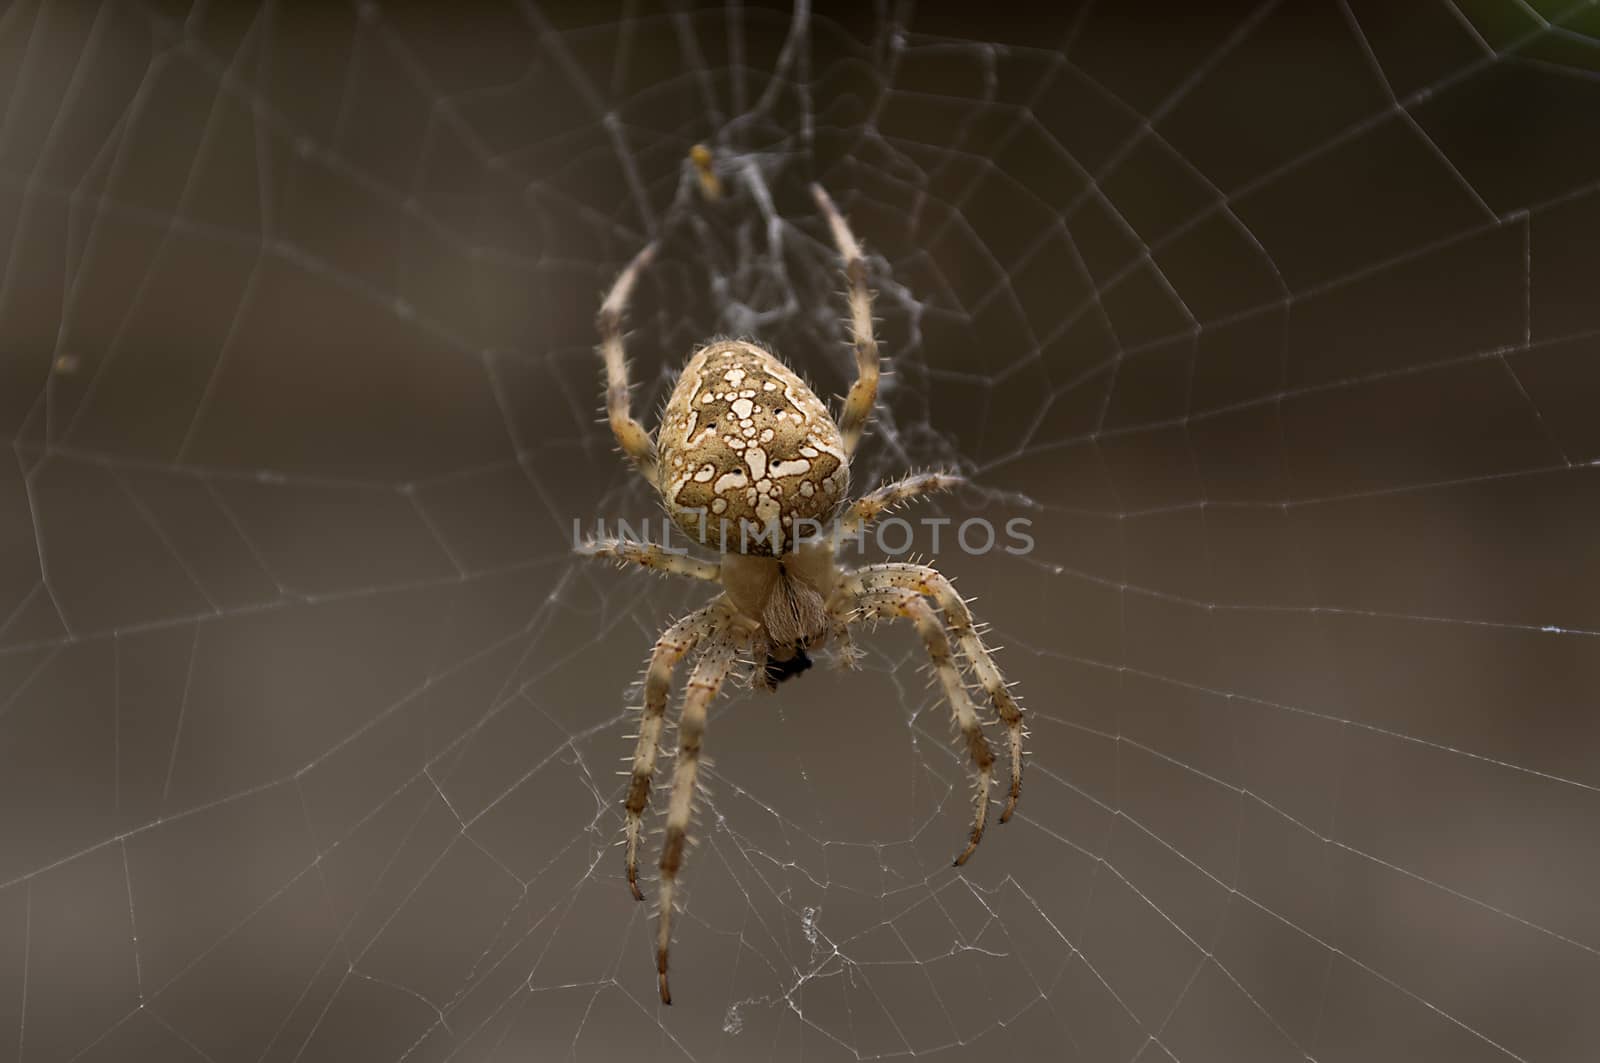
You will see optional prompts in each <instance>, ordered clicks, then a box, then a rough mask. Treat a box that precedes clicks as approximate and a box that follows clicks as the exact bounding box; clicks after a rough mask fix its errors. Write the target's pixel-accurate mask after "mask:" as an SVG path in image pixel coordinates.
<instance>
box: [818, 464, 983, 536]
mask: <svg viewBox="0 0 1600 1063" xmlns="http://www.w3.org/2000/svg"><path fill="white" fill-rule="evenodd" d="M966 482H967V480H966V477H964V476H958V475H956V474H955V473H953V472H923V473H917V474H916V475H914V476H907V477H905V478H904V479H901V480H896V481H895V482H894V483H892V484H886V485H885V486H883V487H880V488H878V489H877V490H876V491H874V492H872V493H871V494H868V495H862V496H861V497H860V498H858V499H856V500H855V501H854V502H852V503H850V508H849V509H847V510H845V511H844V516H842V517H840V518H839V531H838V537H839V538H840V539H841V540H842V539H847V538H849V537H850V536H852V535H855V534H857V533H858V532H860V531H861V529H862V528H864V527H866V526H867V525H868V524H870V523H872V521H874V520H876V519H877V518H878V517H879V516H881V515H882V514H883V512H884V511H885V510H888V509H892V508H893V507H895V506H898V505H900V504H901V503H902V502H909V501H911V500H912V499H913V498H916V497H917V496H919V495H925V494H928V493H929V492H932V491H948V490H950V489H951V488H952V487H959V486H960V485H962V484H964V483H966Z"/></svg>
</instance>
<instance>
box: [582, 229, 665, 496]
mask: <svg viewBox="0 0 1600 1063" xmlns="http://www.w3.org/2000/svg"><path fill="white" fill-rule="evenodd" d="M654 256H655V245H654V244H648V245H646V246H645V248H644V250H642V251H640V252H639V253H638V254H637V255H634V256H633V261H632V262H629V263H628V266H627V268H626V269H624V270H623V271H622V273H621V275H620V276H618V277H617V281H616V283H615V284H613V285H612V286H611V291H610V292H609V293H607V295H606V298H605V301H604V302H603V303H601V304H600V313H599V315H598V316H597V317H596V319H595V327H596V328H597V329H598V330H599V332H600V355H601V357H602V358H603V359H604V360H605V365H606V413H607V416H608V417H609V418H610V420H611V432H612V434H613V435H615V436H616V437H617V445H618V446H620V447H621V448H622V452H623V453H624V454H626V455H627V456H628V458H629V459H631V460H632V461H633V464H634V466H635V467H636V468H637V469H638V470H639V473H640V475H642V476H643V477H644V478H645V479H646V480H648V481H650V482H651V483H654V482H655V478H656V445H655V441H654V440H652V439H651V438H650V433H649V432H647V431H646V430H645V427H644V426H643V425H641V424H640V423H639V422H638V421H636V420H634V419H633V414H632V413H630V412H629V411H628V359H627V355H626V354H625V353H624V351H623V348H622V318H623V315H624V314H626V313H627V310H628V297H629V296H631V295H632V294H633V286H634V284H635V283H636V282H637V281H638V279H639V274H640V273H641V272H643V271H644V268H645V267H646V266H648V265H649V264H650V260H651V259H652V258H653V257H654Z"/></svg>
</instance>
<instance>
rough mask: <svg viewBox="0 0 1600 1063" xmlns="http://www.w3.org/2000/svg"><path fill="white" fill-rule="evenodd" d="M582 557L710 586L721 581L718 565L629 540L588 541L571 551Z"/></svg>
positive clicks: (651, 544)
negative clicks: (700, 582)
mask: <svg viewBox="0 0 1600 1063" xmlns="http://www.w3.org/2000/svg"><path fill="white" fill-rule="evenodd" d="M574 549H575V550H576V551H577V553H579V554H581V555H583V556H584V557H599V558H605V559H608V560H611V561H615V562H616V563H617V564H618V565H628V564H633V565H638V566H640V567H641V568H648V569H650V570H652V571H654V572H661V573H664V574H666V575H671V576H688V577H689V578H690V579H702V580H706V581H708V582H711V583H715V582H717V580H719V579H721V578H722V566H721V565H718V564H717V563H716V562H715V561H700V560H697V559H695V558H692V557H690V556H689V555H688V554H675V553H673V552H672V551H671V550H667V549H665V548H664V547H662V546H660V545H658V544H656V543H639V542H634V541H633V540H632V539H591V540H590V541H588V542H586V543H581V544H579V545H578V546H577V547H575V548H574Z"/></svg>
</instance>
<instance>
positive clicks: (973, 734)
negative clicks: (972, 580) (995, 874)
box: [836, 579, 994, 867]
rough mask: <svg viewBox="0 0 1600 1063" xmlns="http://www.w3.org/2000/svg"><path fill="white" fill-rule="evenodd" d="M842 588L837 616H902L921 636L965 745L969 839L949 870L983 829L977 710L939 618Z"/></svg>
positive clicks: (920, 605)
mask: <svg viewBox="0 0 1600 1063" xmlns="http://www.w3.org/2000/svg"><path fill="white" fill-rule="evenodd" d="M847 588H848V589H847V590H846V593H845V594H844V596H843V597H841V598H840V599H838V600H837V602H836V609H837V610H838V611H839V612H846V611H848V612H850V613H853V614H855V615H860V616H883V617H904V618H906V619H908V620H910V621H911V622H912V623H913V624H915V625H916V627H917V633H918V634H919V635H921V636H922V643H923V645H924V646H925V647H926V648H927V650H928V658H929V660H931V661H932V662H933V670H934V673H935V674H936V675H937V676H938V677H939V684H940V686H942V687H943V688H944V696H945V700H946V701H948V702H949V703H950V713H951V715H952V717H954V719H955V723H956V726H957V727H958V728H960V730H961V735H962V737H963V738H964V739H965V740H966V744H967V755H968V756H969V757H970V758H971V760H972V770H973V773H974V774H975V775H976V777H977V778H976V783H977V787H976V795H975V798H974V803H973V814H972V834H971V836H970V837H969V839H968V841H967V847H966V848H965V849H964V850H962V852H961V855H960V856H958V857H956V859H955V866H956V867H960V866H961V865H962V864H964V863H966V862H967V858H968V857H970V856H971V855H972V853H973V851H974V850H976V849H977V848H978V843H979V842H981V841H982V840H983V828H984V826H985V825H986V824H987V823H988V821H989V784H990V782H991V781H992V780H993V776H994V752H993V751H992V750H991V749H990V748H989V740H988V739H987V738H985V737H984V734H983V726H982V725H981V724H980V723H979V722H978V711H977V709H976V708H975V707H974V706H973V704H972V698H971V697H969V696H968V695H967V684H966V683H965V681H963V680H962V678H961V670H960V669H958V668H957V667H956V664H955V660H954V657H953V656H952V654H951V652H950V639H949V637H948V636H947V635H946V634H945V628H944V625H943V624H941V623H940V622H939V617H938V616H937V615H936V614H935V613H934V611H933V609H932V608H931V607H930V606H929V605H928V603H927V601H925V600H924V599H923V597H922V596H921V595H919V594H918V593H917V592H916V591H914V590H908V589H903V588H898V587H886V588H883V589H881V590H870V589H867V588H865V587H864V586H862V584H861V583H860V582H859V581H857V580H853V579H852V580H850V581H848V583H847Z"/></svg>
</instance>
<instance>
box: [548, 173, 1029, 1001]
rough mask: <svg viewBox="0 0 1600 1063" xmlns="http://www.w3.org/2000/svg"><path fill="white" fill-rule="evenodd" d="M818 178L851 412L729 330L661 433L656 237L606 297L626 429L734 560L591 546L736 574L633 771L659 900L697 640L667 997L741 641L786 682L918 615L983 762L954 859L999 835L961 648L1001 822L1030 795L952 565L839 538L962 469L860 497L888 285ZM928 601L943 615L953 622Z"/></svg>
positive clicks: (632, 866) (675, 825) (704, 612)
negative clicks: (824, 657)
mask: <svg viewBox="0 0 1600 1063" xmlns="http://www.w3.org/2000/svg"><path fill="white" fill-rule="evenodd" d="M811 192H812V195H813V197H814V198H815V199H816V203H817V207H818V208H819V209H820V210H821V211H822V214H823V216H824V217H825V218H826V219H827V223H828V227H829V229H831V230H832V233H833V240H834V242H835V244H837V245H838V248H839V253H840V254H841V255H842V256H843V258H844V263H845V276H846V278H847V279H848V281H849V285H850V292H849V307H850V328H851V333H852V338H853V340H854V343H855V351H856V370H857V376H856V381H855V383H854V384H853V385H852V386H851V388H850V392H849V394H848V395H847V396H846V397H845V400H844V408H843V410H842V411H841V413H840V416H839V420H838V421H837V423H836V422H835V421H834V419H833V417H832V416H830V414H829V413H828V407H827V406H826V405H825V404H824V403H823V402H822V400H821V399H819V398H817V396H816V394H815V393H813V392H812V390H811V389H810V388H809V387H808V386H807V385H806V384H805V382H804V381H802V380H801V379H800V377H799V376H797V375H796V374H795V372H794V371H793V370H792V369H790V368H789V367H788V366H786V365H784V364H783V363H782V362H781V361H779V360H778V359H777V358H776V357H775V356H774V355H773V354H772V353H770V352H769V351H766V350H764V349H762V348H761V347H760V346H758V345H757V344H755V343H752V342H750V341H748V340H728V339H719V340H713V341H712V342H710V343H708V344H706V345H705V346H703V347H701V348H700V349H699V350H698V351H696V352H695V353H694V354H693V355H692V356H691V357H690V359H689V361H688V364H687V365H685V366H684V370H683V375H682V377H681V378H680V379H679V380H678V383H677V386H676V387H675V388H674V389H673V392H672V395H671V397H670V398H669V399H668V401H667V405H666V408H665V410H664V411H663V413H662V416H661V426H660V431H659V434H658V438H657V439H654V440H652V439H651V436H650V433H649V432H647V431H646V430H645V429H644V427H643V426H642V425H640V424H639V422H638V421H636V420H634V419H633V416H632V414H631V413H630V412H629V409H628V405H629V404H628V363H627V359H626V357H625V356H624V353H623V340H622V318H623V314H624V312H625V311H626V309H627V305H628V297H629V295H630V294H631V292H632V291H633V287H634V284H635V282H636V281H637V280H638V279H639V275H640V273H641V271H643V270H644V269H645V268H646V267H647V266H648V265H649V263H650V260H651V257H652V254H653V252H654V245H650V246H647V247H645V248H644V250H642V251H640V252H639V253H638V254H637V255H636V256H634V259H633V261H632V262H630V263H629V264H628V266H627V268H626V269H624V270H623V271H622V274H621V276H619V277H618V278H617V281H616V283H615V285H613V286H612V289H611V291H610V293H609V294H607V296H606V298H605V301H604V302H603V303H602V304H601V306H600V313H599V317H598V321H597V324H598V328H599V331H600V338H601V341H600V353H601V355H602V357H603V358H604V361H605V373H606V407H607V412H608V413H609V415H610V421H611V430H612V432H613V433H614V434H615V435H616V437H617V443H618V444H619V445H620V446H621V448H622V452H623V453H624V454H625V455H626V456H627V457H628V458H629V459H631V460H632V462H633V464H634V466H635V467H636V468H637V469H638V470H639V472H640V474H641V475H642V476H644V478H645V479H646V480H647V481H649V483H650V485H651V486H652V487H653V488H654V489H655V490H656V492H657V493H658V494H659V495H660V497H661V501H662V503H663V505H665V507H666V509H667V512H668V514H669V515H670V516H671V517H672V519H673V521H674V522H675V523H676V524H677V525H678V527H680V528H681V529H682V530H683V531H684V532H685V533H686V534H688V535H689V536H690V537H691V538H693V539H695V540H696V541H698V542H699V543H701V545H703V546H712V545H715V546H716V547H717V548H718V549H719V551H720V554H721V560H720V563H719V562H714V561H703V560H696V559H694V558H691V557H689V556H687V555H686V554H680V553H673V552H671V551H668V550H665V549H663V548H662V547H661V546H660V545H656V544H651V543H641V542H633V541H629V540H623V539H606V540H598V541H593V542H589V543H587V544H584V545H583V546H582V547H580V548H579V549H580V552H582V553H585V554H587V555H589V556H592V557H603V558H610V559H613V560H615V561H617V562H618V563H620V564H630V563H631V564H635V565H640V566H643V567H645V568H649V569H654V570H656V571H658V572H665V573H673V574H676V575H680V576H689V577H692V578H695V579H701V580H705V581H706V582H708V583H715V584H719V585H720V586H721V588H722V593H720V594H718V595H717V596H716V597H715V598H714V599H712V600H711V602H710V604H708V605H706V606H704V607H703V608H700V609H698V610H696V611H694V612H692V613H690V614H689V615H687V616H685V617H683V618H682V619H681V620H679V621H677V622H676V623H674V624H673V625H671V626H670V627H668V628H667V630H666V631H665V632H664V633H663V634H662V635H661V637H660V638H659V639H658V640H657V641H656V645H655V650H654V652H653V653H652V654H651V656H650V664H649V667H648V669H647V671H646V673H645V679H644V710H643V716H642V718H641V720H640V724H639V737H638V744H637V746H636V747H635V749H634V754H633V770H632V772H631V775H632V782H631V784H630V785H629V787H628V797H627V803H626V807H627V833H626V838H625V842H626V845H627V860H628V886H629V887H630V888H631V889H632V891H633V895H634V897H635V898H636V899H638V900H643V899H644V894H643V893H642V892H640V890H639V839H640V833H641V830H642V822H643V819H642V817H643V814H644V809H645V805H646V804H647V803H648V802H649V800H650V782H651V779H652V777H653V776H654V774H655V764H656V749H657V743H658V741H659V739H660V737H661V729H662V724H663V722H664V719H665V716H666V709H667V695H668V693H669V689H670V686H671V682H672V672H673V669H674V667H675V666H676V665H677V664H678V662H679V661H681V660H683V659H684V657H686V656H688V655H689V654H690V653H696V652H697V653H698V654H699V656H698V659H697V660H696V662H695V666H694V670H693V672H692V674H691V675H690V677H689V683H688V688H687V690H686V691H685V693H684V697H683V710H682V715H681V716H680V718H679V723H678V754H677V761H676V763H675V766H674V768H673V775H672V795H671V798H670V800H669V802H668V805H667V822H666V839H665V842H664V844H663V845H662V850H661V887H660V892H661V898H660V899H661V908H660V912H659V916H658V920H659V921H658V925H657V932H656V971H657V975H658V978H659V982H660V989H661V1002H662V1003H663V1004H670V1003H672V994H671V992H670V991H669V990H668V987H667V950H668V947H669V946H670V944H671V941H672V912H673V893H674V890H675V889H676V886H677V881H678V872H679V870H680V869H681V868H682V867H683V858H684V850H685V848H686V846H687V843H688V830H689V819H690V812H691V810H692V805H693V802H694V797H695V779H696V776H697V774H698V772H699V767H700V750H701V743H702V741H703V739H704V737H705V730H706V713H707V711H708V709H709V708H710V706H711V702H712V700H713V699H715V697H716V696H717V691H718V690H719V689H720V688H721V686H722V682H723V680H724V679H725V678H726V677H727V675H728V671H729V669H730V668H731V667H732V666H733V663H734V660H735V654H736V653H746V652H747V653H750V654H752V655H753V656H754V658H755V659H756V660H763V659H764V660H765V667H763V668H758V669H757V671H756V675H755V678H756V682H757V683H759V684H760V685H763V686H765V687H767V688H768V689H772V688H773V687H775V686H776V684H777V683H778V682H779V681H781V680H783V679H785V678H788V677H789V676H791V675H794V674H797V673H798V672H800V671H803V670H804V669H805V668H806V667H807V666H809V664H810V659H809V658H808V657H807V656H806V651H808V650H815V649H818V648H820V647H822V646H823V645H825V644H826V643H828V642H829V641H830V640H832V641H836V642H838V643H840V644H841V646H843V647H844V648H845V653H844V654H843V659H844V660H845V661H846V663H848V662H849V661H850V660H851V659H852V655H851V653H850V652H849V639H850V635H849V628H850V625H851V624H853V623H855V622H857V621H860V620H865V619H868V618H893V617H904V618H906V619H908V620H910V621H911V622H912V623H913V624H915V625H916V628H917V631H918V633H919V634H920V635H921V636H922V641H923V643H924V645H925V646H926V647H927V651H928V656H929V657H930V658H931V659H932V662H933V668H934V671H935V672H936V674H937V675H938V678H939V681H940V684H941V685H942V687H943V689H944V696H945V698H946V699H947V700H948V701H949V703H950V710H951V714H952V716H953V717H954V720H955V724H956V726H957V727H958V728H959V729H960V731H961V734H962V736H963V738H964V740H965V744H966V748H967V754H968V756H969V757H970V758H971V761H972V771H973V775H974V777H975V778H974V781H975V783H976V794H975V797H974V801H973V823H972V831H971V835H970V836H969V838H968V840H967V845H966V848H965V849H963V850H962V851H961V854H960V855H959V856H957V857H956V859H955V862H956V864H957V865H958V866H959V865H960V864H963V863H965V862H966V860H967V858H968V857H969V856H971V855H972V852H973V850H974V849H976V848H977V847H978V842H979V841H980V840H981V839H982V838H983V828H984V824H985V823H986V822H987V820H988V814H989V785H990V782H991V779H992V775H993V769H994V760H995V757H994V753H993V752H992V751H991V750H990V748H989V742H988V739H986V738H985V737H984V733H983V727H982V725H981V723H980V722H979V719H978V713H977V710H976V708H975V707H974V705H973V702H972V698H971V697H970V696H969V694H968V690H967V684H966V682H965V680H964V679H963V676H962V672H961V665H960V663H959V659H960V658H964V659H965V661H966V663H967V664H968V665H969V666H970V667H971V669H972V671H973V673H974V675H975V677H976V679H977V682H978V684H979V685H981V686H982V687H983V689H984V691H985V692H986V693H987V695H988V697H989V700H990V702H991V703H992V704H993V705H994V711H995V713H996V714H997V715H998V716H999V718H1000V721H1001V722H1002V723H1003V724H1004V726H1005V729H1006V737H1007V740H1008V744H1009V746H1010V754H1011V790H1010V795H1009V796H1008V798H1007V799H1006V806H1005V811H1004V812H1003V813H1002V814H1001V816H1000V822H1002V823H1004V822H1005V821H1006V820H1008V819H1010V818H1011V813H1012V811H1013V810H1014V809H1015V808H1016V806H1017V798H1018V797H1019V796H1020V795H1021V793H1022V739H1023V727H1022V710H1021V708H1020V707H1019V706H1018V705H1017V702H1016V699H1015V698H1013V697H1012V695H1011V692H1010V691H1009V690H1008V689H1007V685H1006V682H1005V680H1004V679H1003V678H1002V677H1001V675H1000V670H999V669H998V668H996V667H995V663H994V660H993V658H991V657H990V655H989V651H988V649H987V648H986V647H985V646H984V644H983V640H982V639H981V638H980V636H979V634H978V629H977V626H976V625H975V624H974V622H973V618H972V613H971V612H970V611H969V610H968V609H967V603H966V602H965V601H964V600H963V599H962V598H961V596H960V595H959V594H957V593H956V591H955V588H954V587H952V586H951V585H950V581H949V580H948V579H946V578H945V577H944V576H942V575H941V574H940V573H939V572H938V571H937V570H935V569H934V568H932V567H931V566H928V565H918V564H906V563H884V564H874V565H867V566H865V567H863V568H858V569H853V570H852V569H848V568H846V567H844V566H842V565H841V564H839V563H838V562H837V561H836V559H835V556H834V555H835V551H836V548H837V544H838V541H839V539H841V538H843V537H845V536H850V535H855V534H856V533H857V532H859V531H860V529H861V528H863V527H864V526H865V525H866V524H867V523H868V522H869V521H871V520H873V519H874V518H875V517H877V516H878V515H879V514H881V513H882V512H883V511H884V510H886V509H888V508H889V507H891V506H893V505H896V504H897V503H900V502H904V501H906V500H908V499H911V498H914V497H916V496H917V495H920V494H923V493H925V492H928V491H934V490H940V489H943V488H948V487H951V486H953V485H955V484H957V483H959V482H960V478H959V477H956V476H953V475H950V474H947V473H937V472H935V473H924V474H922V475H917V476H911V477H908V478H906V479H903V480H900V481H899V482H897V483H893V484H890V485H888V486H887V487H883V488H880V489H878V490H877V491H874V492H872V493H871V494H869V495H865V496H863V497H861V498H858V499H856V500H854V501H850V500H849V499H848V492H849V484H850V457H851V455H852V454H853V453H854V451H855V448H856V445H857V444H858V443H859V442H860V441H861V433H862V431H863V429H865V427H866V424H867V420H868V418H869V417H870V415H871V413H872V405H873V401H874V399H875V398H876V396H877V391H878V344H877V340H876V339H875V338H874V337H873V332H872V293H871V291H869V290H868V288H867V264H866V261H865V259H863V258H862V255H861V248H860V245H858V244H857V243H856V239H855V237H854V235H852V234H851V232H850V229H849V227H848V226H847V225H846V224H845V220H844V218H843V217H842V216H841V215H840V213H839V211H838V209H837V208H836V207H835V206H834V205H833V201H832V200H831V199H830V198H829V197H828V194H827V193H826V192H825V191H823V189H822V188H821V186H819V185H812V186H811ZM708 517H709V520H708ZM825 521H836V525H835V529H834V534H832V535H821V534H812V533H809V532H807V531H806V530H804V529H807V528H809V529H814V530H815V531H816V532H817V533H820V531H821V529H822V525H823V522H825ZM735 532H736V536H735V534H734V533H735ZM752 532H754V533H755V535H754V540H753V541H752V539H751V533H752ZM735 540H736V541H735ZM929 599H931V600H932V601H933V602H934V603H936V604H937V606H938V609H939V611H940V612H942V613H943V621H942V622H941V619H940V615H939V612H936V611H935V609H934V608H933V607H932V606H930V605H929ZM951 635H954V637H955V648H952V646H951V640H950V636H951ZM958 654H959V658H958Z"/></svg>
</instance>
